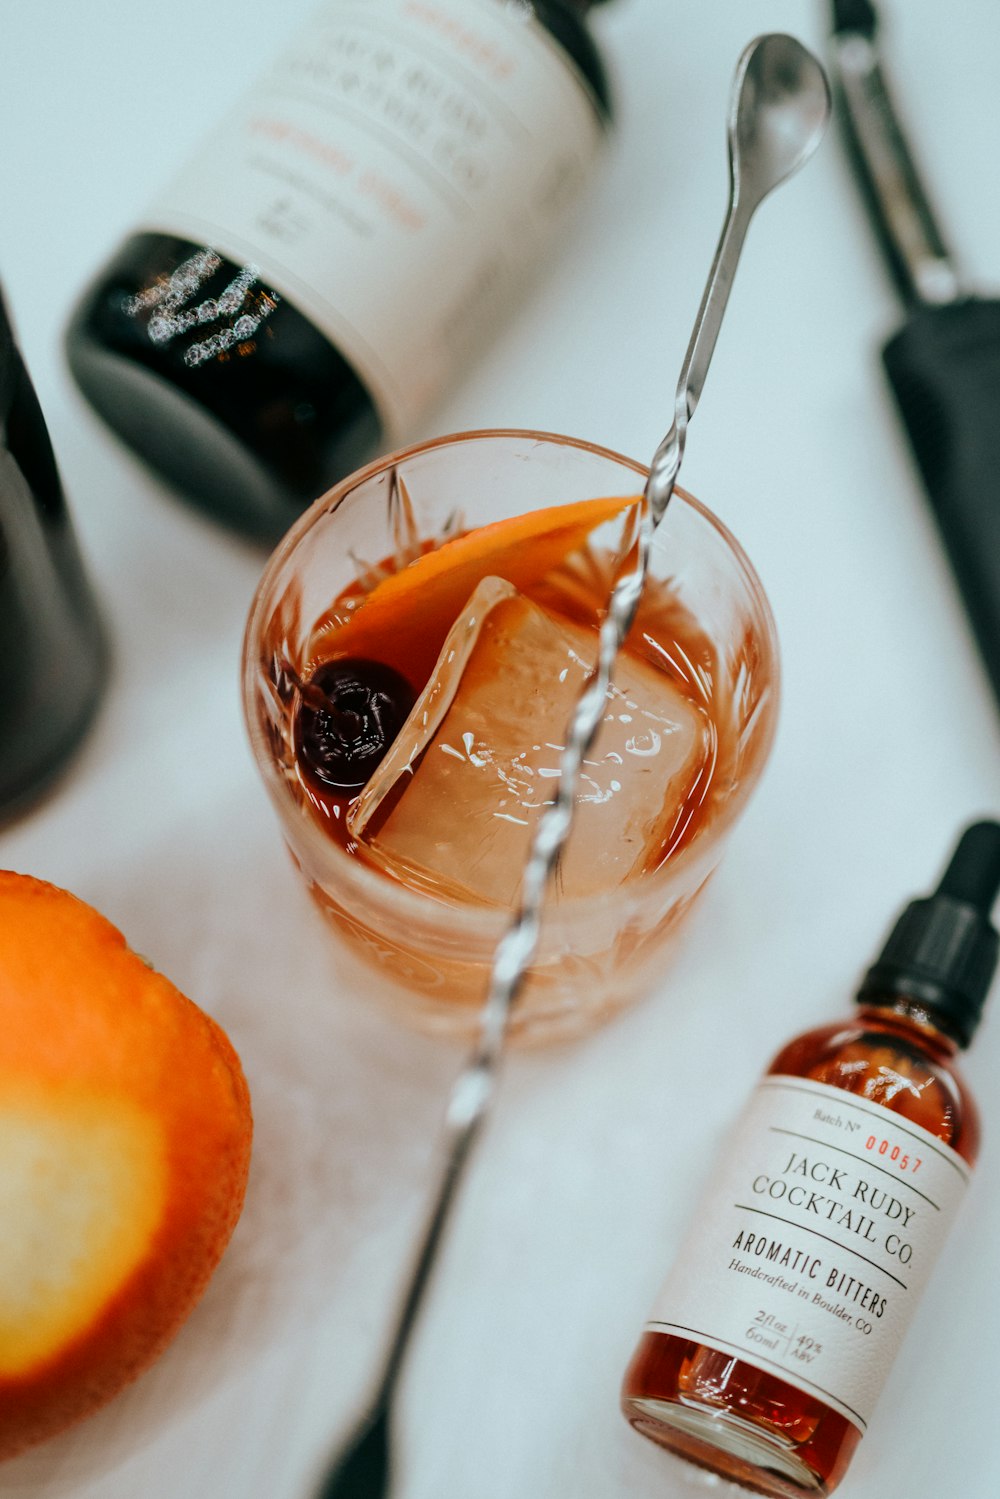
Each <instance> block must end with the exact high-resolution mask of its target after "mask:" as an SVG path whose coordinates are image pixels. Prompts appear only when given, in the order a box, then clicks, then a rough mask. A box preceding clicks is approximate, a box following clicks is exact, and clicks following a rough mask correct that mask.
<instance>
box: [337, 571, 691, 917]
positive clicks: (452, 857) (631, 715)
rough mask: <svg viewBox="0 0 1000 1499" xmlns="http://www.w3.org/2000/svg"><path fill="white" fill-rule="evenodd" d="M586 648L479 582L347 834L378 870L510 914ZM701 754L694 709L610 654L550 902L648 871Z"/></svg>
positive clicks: (640, 665)
mask: <svg viewBox="0 0 1000 1499" xmlns="http://www.w3.org/2000/svg"><path fill="white" fill-rule="evenodd" d="M596 647H597V639H596V636H595V635H594V634H592V633H591V632H589V631H587V630H586V629H584V628H582V627H581V626H579V625H576V624H573V623H572V622H570V621H569V620H566V619H564V618H562V617H555V616H552V615H550V614H548V613H547V612H546V611H545V610H543V609H541V608H539V606H538V605H537V604H534V603H532V602H531V601H530V600H529V599H527V598H525V597H524V596H523V595H521V594H519V593H518V592H517V590H516V589H515V588H513V587H512V586H511V584H509V583H507V582H505V581H504V580H503V579H500V578H487V579H485V580H484V581H483V582H482V583H480V584H479V586H478V588H477V589H476V590H475V592H474V593H473V595H472V597H471V598H470V599H469V602H468V604H467V605H466V608H465V611H464V612H463V614H462V615H461V617H460V618H459V619H458V620H457V622H456V623H455V625H454V626H453V627H452V630H451V632H450V634H449V636H448V639H447V640H446V642H445V645H444V648H443V650H442V652H441V655H440V657H439V659H438V662H437V666H436V667H435V670H434V673H433V675H432V677H431V679H430V682H429V684H428V686H427V687H426V688H425V690H424V692H423V693H422V694H421V696H420V698H419V699H418V700H417V703H416V705H415V706H414V709H413V712H412V713H411V714H410V716H409V718H408V719H407V721H406V724H405V725H404V727H403V729H402V731H401V733H400V734H399V737H398V738H397V739H396V741H395V743H394V744H393V746H392V748H391V749H390V751H389V753H388V755H387V756H386V758H385V759H384V760H383V761H382V764H381V765H380V766H379V768H378V770H377V771H376V772H375V774H374V776H373V777H372V779H371V781H369V783H368V785H367V786H366V787H365V790H364V791H363V792H362V794H361V796H360V798H359V800H358V803H357V804H356V806H355V808H354V810H353V812H352V815H351V818H350V829H351V832H352V833H353V834H354V836H355V837H357V838H358V839H359V840H360V841H361V842H362V843H363V844H364V845H365V846H366V847H367V849H368V850H369V851H370V853H371V855H372V857H373V858H374V859H375V860H376V862H377V863H378V864H380V865H381V866H383V867H384V868H386V869H387V870H388V871H389V872H392V873H395V874H396V875H397V876H399V877H400V878H402V879H404V880H405V881H407V882H408V883H411V884H414V883H415V884H417V885H419V886H421V888H424V889H427V890H430V891H436V892H438V893H440V894H442V895H451V896H453V897H457V898H460V899H463V900H469V899H472V900H479V901H485V902H488V903H490V904H501V905H509V904H510V903H511V902H512V901H513V899H514V898H515V896H516V893H517V890H518V887H519V884H520V880H521V874H522V871H523V869H524V864H525V860H526V858H527V854H528V849H529V846H530V842H531V838H532V836H533V834H534V831H535V828H536V826H537V823H538V820H539V818H540V816H541V814H542V812H543V810H544V808H545V807H546V806H547V805H548V803H549V802H550V801H551V800H552V799H553V795H554V789H555V784H556V781H557V779H558V776H559V760H560V755H561V752H562V748H563V736H564V734H565V731H566V726H567V724H568V723H569V720H570V716H571V713H572V709H573V706H574V703H575V701H576V698H577V695H578V693H579V690H580V687H581V685H582V683H583V681H584V679H585V678H586V676H587V672H588V670H589V668H590V665H591V662H592V659H593V657H594V655H595V653H596ZM705 749H706V736H705V727H704V723H703V720H702V719H701V716H700V715H699V714H698V712H697V710H696V709H695V708H694V707H693V706H692V705H691V703H690V702H689V701H688V700H687V699H686V698H684V697H683V696H682V695H681V694H680V693H679V692H678V691H677V690H676V689H675V688H674V687H673V685H672V684H671V683H670V681H669V680H668V679H667V678H666V677H665V676H664V675H663V674H662V673H661V672H659V671H657V670H656V669H655V668H654V667H652V666H650V665H648V664H647V663H645V662H643V661H639V660H637V659H636V658H635V657H633V656H625V655H622V656H620V657H619V660H618V665H617V668H616V672H615V682H614V684H613V685H612V687H611V688H610V690H609V692H608V702H607V714H606V716H605V719H604V722H603V724H602V725H601V728H600V731H599V733H598V737H597V740H596V742H595V744H594V746H593V748H592V750H591V752H590V754H589V755H588V757H587V760H586V763H585V766H584V772H583V775H582V777H581V780H580V784H579V788H578V791H577V797H576V808H575V815H574V823H573V829H572V832H571V834H570V837H569V841H568V843H567V846H566V849H565V850H564V853H563V856H562V859H561V861H560V866H559V869H558V871H557V875H556V879H555V890H556V893H557V895H560V894H561V895H564V896H580V895H591V894H594V893H596V892H599V891H601V890H606V889H608V888H609V887H611V886H615V885H619V884H621V882H622V881H623V880H626V879H628V877H629V876H630V875H631V874H633V873H636V872H637V871H639V870H641V869H643V868H644V867H646V865H647V864H648V863H649V861H650V859H651V858H653V857H655V855H656V854H657V852H658V850H659V847H660V844H661V841H662V839H663V837H664V834H665V832H666V831H667V830H668V829H669V827H670V826H671V824H672V822H673V820H674V818H675V817H676V814H677V810H678V807H679V805H680V802H681V800H682V798H683V796H684V794H685V793H686V791H687V790H688V789H689V788H690V786H691V783H692V781H693V779H694V776H695V775H696V774H697V771H698V769H699V767H700V765H701V763H702V760H703V758H704V753H705Z"/></svg>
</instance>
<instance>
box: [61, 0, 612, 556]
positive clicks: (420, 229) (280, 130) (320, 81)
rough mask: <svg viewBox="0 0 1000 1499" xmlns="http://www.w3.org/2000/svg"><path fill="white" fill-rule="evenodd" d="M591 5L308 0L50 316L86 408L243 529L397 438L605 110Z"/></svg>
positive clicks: (529, 253)
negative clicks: (89, 276) (265, 61)
mask: <svg viewBox="0 0 1000 1499" xmlns="http://www.w3.org/2000/svg"><path fill="white" fill-rule="evenodd" d="M598 3H600V0H325V3H324V4H323V6H322V7H321V9H320V10H319V11H318V12H317V13H316V15H315V16H314V17H313V19H312V20H311V21H310V22H309V24H308V25H307V26H306V27H305V29H304V30H303V32H302V33H301V35H300V36H299V37H298V39H297V40H295V41H293V43H292V44H291V46H290V48H289V49H288V51H287V52H285V53H282V54H280V55H278V56H276V58H275V59H274V61H273V63H272V66H271V69H270V72H269V73H268V75H267V76H266V77H264V78H262V79H261V80H260V81H259V83H258V84H257V85H256V86H255V88H254V89H253V90H251V91H250V92H249V93H248V94H247V95H246V97H245V98H244V100H243V101H242V102H241V103H240V104H239V105H237V107H236V108H235V109H234V111H233V112H232V114H231V115H230V116H229V117H228V118H227V119H226V120H225V121H224V122H223V123H222V124H221V125H220V126H219V127H218V128H217V129H216V131H215V132H214V133H213V134H212V135H211V136H210V137H209V138H208V139H207V140H206V142H205V143H204V146H203V148H202V149H201V150H200V151H199V152H198V153H197V154H196V156H195V157H194V158H193V159H192V160H191V161H190V162H189V163H188V164H187V166H186V167H185V168H184V169H183V171H182V172H181V174H180V175H179V176H178V178H177V179H175V181H174V183H173V184H171V185H170V186H169V187H168V188H167V189H165V191H164V192H163V193H161V195H160V196H159V197H158V198H157V199H156V200H155V201H154V203H153V204H152V205H151V206H150V208H149V210H148V213H147V216H146V220H145V223H144V227H143V228H142V229H141V230H140V231H139V232H138V233H136V234H134V235H132V236H131V237H130V238H129V239H128V240H127V241H126V242H125V243H124V244H123V245H122V246H121V248H120V249H119V250H118V251H117V253H116V254H115V255H114V257H113V258H112V260H111V261H110V263H109V264H108V265H107V266H106V267H105V268H104V269H103V270H102V271H101V272H100V274H99V275H98V276H97V278H96V280H95V281H94V283H93V284H92V285H91V287H90V288H89V290H88V291H87V292H86V294H85V295H84V297H83V299H82V301H81V302H80V305H79V306H78V308H77V310H76V313H75V315H74V317H73V319H72V322H71V324H70V327H69V330H68V335H67V352H68V358H69V363H70V368H71V370H72V372H73V374H74V376H75V378H76V380H77V382H78V383H79V385H80V387H81V389H82V391H83V393H84V394H85V396H86V397H87V398H88V400H89V401H90V402H91V404H92V405H93V406H94V407H95V409H96V410H97V411H98V412H99V413H100V415H101V416H103V417H104V419H105V420H106V421H107V422H108V423H109V424H110V425H111V426H112V427H113V428H114V429H115V430H116V431H117V432H118V434H119V435H120V436H121V437H123V438H124V439H125V440H126V442H128V443H130V444H131V445H132V446H133V447H134V448H135V449H136V450H137V451H138V452H140V453H141V454H142V455H143V456H144V457H145V458H146V459H147V461H148V462H149V463H150V464H151V465H152V466H153V467H154V468H156V469H157V470H158V471H159V472H160V473H161V474H162V475H163V476H165V477H166V478H167V479H168V480H169V481H171V482H172V483H173V484H174V485H175V486H177V487H178V488H179V489H180V490H181V491H182V492H184V493H185V494H186V495H187V496H188V497H189V498H191V499H193V500H195V501H197V502H198V503H200V504H202V505H204V506H206V507H208V508H209V509H211V510H213V511H214V512H216V513H217V514H218V515H220V516H221V517H223V518H224V519H226V520H227V521H229V522H230V523H232V524H233V525H235V526H237V527H239V528H240V529H241V530H244V531H246V532H250V533H256V534H259V535H261V536H263V537H266V538H268V539H271V538H273V537H274V536H276V535H278V534H280V533H281V532H282V531H284V530H285V529H286V527H287V526H288V525H289V524H290V522H291V521H292V520H293V519H294V518H295V517H296V516H297V515H298V514H299V512H300V511H301V510H302V509H303V508H304V507H305V506H306V505H307V504H309V503H310V502H311V501H312V500H314V499H315V498H316V497H317V496H318V495H319V494H321V493H322V492H323V491H324V490H325V489H327V488H328V487H329V486H330V485H331V484H332V483H333V482H334V481H335V480H336V479H338V478H341V477H343V476H344V475H345V474H348V473H350V472H351V471H352V470H353V469H354V468H356V467H357V466H358V464H359V463H361V462H362V461H363V460H365V459H367V458H369V457H371V456H373V454H374V453H375V451H376V450H377V449H379V448H384V447H388V446H394V445H397V442H398V440H399V436H400V434H404V435H405V434H409V432H410V431H411V429H412V428H413V427H414V426H415V424H416V423H417V422H418V421H419V419H420V416H421V414H422V413H423V412H424V411H425V410H426V409H427V407H428V406H429V405H430V404H431V403H432V402H433V401H434V399H435V398H436V397H437V396H438V394H439V393H440V392H442V391H443V390H444V389H445V388H446V387H447V386H448V385H449V384H451V383H453V382H454V380H455V379H456V377H457V374H458V372H459V371H460V369H461V368H462V365H463V363H464V362H465V361H466V360H467V359H468V358H470V357H471V356H472V355H473V354H475V353H476V352H477V350H478V349H479V348H481V347H482V345H483V344H484V342H485V340H486V338H487V337H488V336H489V335H490V333H491V331H492V329H493V328H494V326H495V325H496V323H497V322H498V320H499V318H500V316H501V315H502V313H503V311H504V310H505V308H506V306H507V305H508V304H509V302H510V301H511V300H512V299H513V297H514V296H515V295H516V294H517V293H519V291H520V289H521V288H522V286H523V285H524V283H525V281H526V279H527V277H528V273H529V270H530V268H531V267H533V266H539V265H542V264H544V262H545V261H547V260H551V259H554V258H555V257H556V256H557V254H558V247H559V242H560V238H561V237H562V238H564V237H565V230H566V221H567V212H568V210H569V209H570V208H571V207H572V205H573V203H574V202H575V200H576V198H577V196H578V194H579V191H580V189H581V188H582V186H583V184H584V182H585V180H586V178H587V176H588V174H589V170H590V168H591V166H592V164H593V162H594V160H595V158H596V156H597V155H598V153H599V150H600V146H601V141H602V138H603V135H604V133H605V130H606V128H607V126H608V124H609V122H610V118H611V103H610V95H609V89H608V83H607V79H606V75H605V71H604V67H603V64H602V61H601V58H600V55H599V52H598V50H597V47H596V45H595V43H594V40H593V38H592V36H591V34H590V32H589V31H588V29H587V26H586V23H585V16H586V13H587V12H588V11H589V10H590V9H591V7H592V5H595V4H598Z"/></svg>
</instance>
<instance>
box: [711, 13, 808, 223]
mask: <svg viewBox="0 0 1000 1499" xmlns="http://www.w3.org/2000/svg"><path fill="white" fill-rule="evenodd" d="M830 107H831V101H830V85H829V83H828V82H827V78H826V74H825V73H824V71H823V69H822V68H821V67H820V65H819V63H818V62H817V61H816V59H815V57H813V55H812V53H811V52H807V51H806V49H805V47H803V46H802V45H801V43H799V42H797V41H796V40H795V38H794V37H791V36H784V35H782V34H781V33H770V34H769V35H767V36H760V37H757V39H756V40H755V41H753V42H751V43H750V45H749V46H748V47H747V48H746V50H745V51H744V53H743V55H742V57H741V58H740V61H739V64H738V66H737V69H736V79H735V87H734V89H733V102H732V108H731V110H730V115H729V154H730V161H731V163H732V171H733V189H734V196H735V198H736V200H737V202H742V203H743V204H745V206H746V208H747V211H748V212H750V213H752V212H753V210H754V209H755V208H756V207H757V205H758V203H760V202H761V200H762V199H763V198H765V197H766V196H767V194H768V193H769V192H771V191H772V190H773V189H774V188H776V187H777V186H778V185H779V184H780V183H782V182H784V181H785V179H786V178H787V177H790V176H791V175H792V173H793V172H797V171H798V169H799V167H801V166H802V165H803V163H804V162H806V161H807V160H808V159H809V157H810V156H811V155H812V153H813V151H815V149H816V147H817V146H818V145H819V143H820V140H821V139H822V136H823V132H824V130H825V129H826V124H827V121H828V119H829V117H830Z"/></svg>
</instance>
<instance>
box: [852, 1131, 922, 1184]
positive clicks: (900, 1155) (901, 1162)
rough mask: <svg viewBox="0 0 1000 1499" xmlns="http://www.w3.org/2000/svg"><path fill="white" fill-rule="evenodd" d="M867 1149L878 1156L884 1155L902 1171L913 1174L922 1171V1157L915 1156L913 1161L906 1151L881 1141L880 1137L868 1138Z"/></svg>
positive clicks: (870, 1136)
mask: <svg viewBox="0 0 1000 1499" xmlns="http://www.w3.org/2000/svg"><path fill="white" fill-rule="evenodd" d="M865 1149H866V1150H874V1151H875V1153H876V1154H877V1155H884V1156H885V1157H886V1158H887V1159H888V1160H890V1161H892V1162H893V1164H894V1165H896V1166H898V1167H899V1169H900V1171H909V1172H910V1173H911V1174H912V1173H913V1172H914V1171H919V1170H920V1161H921V1157H920V1156H918V1155H915V1156H914V1157H913V1158H912V1160H911V1158H910V1157H909V1156H908V1155H907V1154H906V1152H905V1150H900V1148H899V1146H898V1145H892V1144H890V1142H889V1141H888V1140H880V1139H879V1137H878V1135H869V1136H868V1139H867V1140H866V1141H865Z"/></svg>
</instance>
